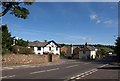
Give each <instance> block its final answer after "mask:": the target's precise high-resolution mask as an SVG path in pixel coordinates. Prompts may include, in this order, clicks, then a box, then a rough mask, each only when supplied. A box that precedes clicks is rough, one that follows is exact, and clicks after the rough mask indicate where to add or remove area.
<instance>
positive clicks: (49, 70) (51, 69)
mask: <svg viewBox="0 0 120 81" xmlns="http://www.w3.org/2000/svg"><path fill="white" fill-rule="evenodd" d="M58 69H59V68H55V69H49V70H46V71H54V70H58Z"/></svg>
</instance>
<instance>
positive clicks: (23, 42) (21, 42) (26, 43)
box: [15, 39, 28, 47]
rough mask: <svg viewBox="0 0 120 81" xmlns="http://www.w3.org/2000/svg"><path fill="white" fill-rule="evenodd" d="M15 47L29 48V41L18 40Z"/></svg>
mask: <svg viewBox="0 0 120 81" xmlns="http://www.w3.org/2000/svg"><path fill="white" fill-rule="evenodd" d="M15 45H18V46H22V47H26V46H28V41H25V40H23V39H18V40H15Z"/></svg>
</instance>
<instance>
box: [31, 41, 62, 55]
mask: <svg viewBox="0 0 120 81" xmlns="http://www.w3.org/2000/svg"><path fill="white" fill-rule="evenodd" d="M29 48H33V50H34V53H35V54H40V55H43V54H46V53H53V54H57V55H60V47H59V45H58V44H57V43H56V42H55V41H53V40H52V41H49V42H47V41H45V42H39V41H35V42H30V43H29Z"/></svg>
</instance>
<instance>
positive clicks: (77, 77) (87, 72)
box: [70, 69, 98, 79]
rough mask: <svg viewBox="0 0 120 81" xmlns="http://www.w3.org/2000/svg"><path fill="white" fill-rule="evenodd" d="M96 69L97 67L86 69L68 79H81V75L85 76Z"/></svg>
mask: <svg viewBox="0 0 120 81" xmlns="http://www.w3.org/2000/svg"><path fill="white" fill-rule="evenodd" d="M96 71H98V70H97V69H91V70H89V71H86V72H84V73H81V74H79V75H76V76H73V77H71V78H70V79H81V78H83V77H85V76H87V75H90V74H92V73H94V72H96Z"/></svg>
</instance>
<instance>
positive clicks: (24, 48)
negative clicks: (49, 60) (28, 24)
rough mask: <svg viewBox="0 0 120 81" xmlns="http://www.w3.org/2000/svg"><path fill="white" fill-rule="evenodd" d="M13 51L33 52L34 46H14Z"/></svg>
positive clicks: (21, 52)
mask: <svg viewBox="0 0 120 81" xmlns="http://www.w3.org/2000/svg"><path fill="white" fill-rule="evenodd" d="M12 52H13V53H15V54H33V50H32V48H27V47H21V46H13V48H12Z"/></svg>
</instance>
